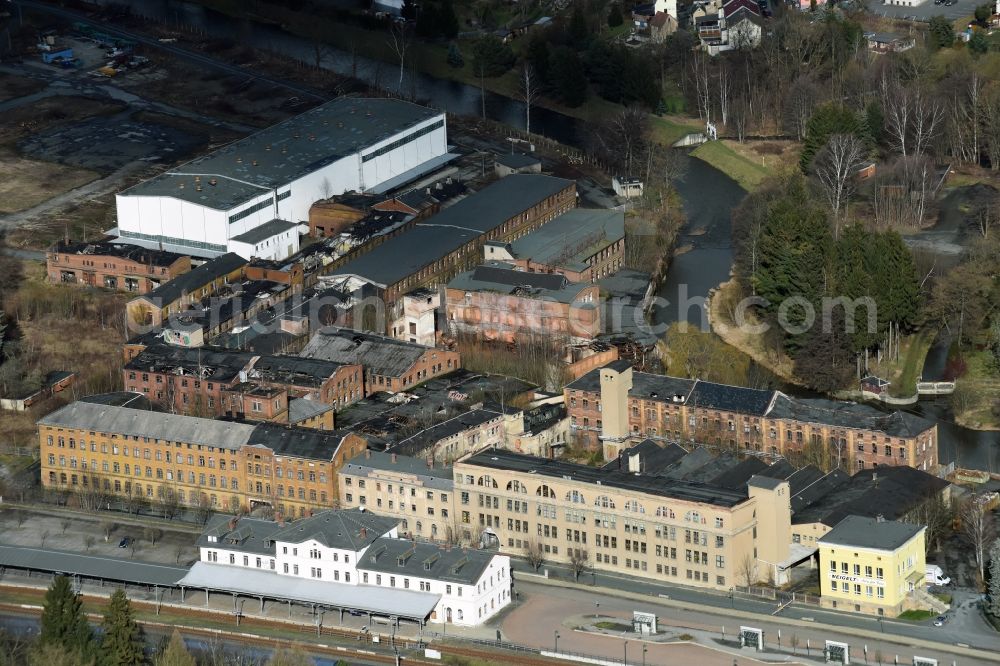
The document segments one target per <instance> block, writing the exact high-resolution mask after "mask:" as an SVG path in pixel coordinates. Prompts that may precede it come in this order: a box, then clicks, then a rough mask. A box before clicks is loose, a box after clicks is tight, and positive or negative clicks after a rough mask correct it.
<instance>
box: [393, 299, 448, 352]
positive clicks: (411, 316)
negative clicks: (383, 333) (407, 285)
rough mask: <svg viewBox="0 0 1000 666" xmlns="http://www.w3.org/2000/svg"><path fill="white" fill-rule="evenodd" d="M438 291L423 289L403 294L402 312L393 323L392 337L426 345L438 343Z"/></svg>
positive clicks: (439, 305)
mask: <svg viewBox="0 0 1000 666" xmlns="http://www.w3.org/2000/svg"><path fill="white" fill-rule="evenodd" d="M440 307H441V294H440V292H438V291H430V290H427V289H421V290H418V291H416V292H414V293H410V294H405V295H404V296H403V307H402V314H401V316H400V318H399V319H397V320H396V321H394V322H393V323H392V337H394V338H396V339H397V340H405V341H407V342H415V343H417V344H418V345H424V346H425V347H433V346H434V345H436V344H437V311H438V308H440Z"/></svg>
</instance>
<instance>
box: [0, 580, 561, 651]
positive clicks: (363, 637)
mask: <svg viewBox="0 0 1000 666" xmlns="http://www.w3.org/2000/svg"><path fill="white" fill-rule="evenodd" d="M17 590H18V591H19V592H21V593H25V592H27V593H28V594H30V595H31V596H37V597H38V599H39V601H41V599H42V598H43V597H44V593H45V591H44V590H42V589H37V590H34V589H25V588H23V587H18V588H17ZM83 596H84V599H85V600H89V601H91V602H97V603H103V602H104V601H105V600H106V597H100V596H95V595H90V594H86V593H85V594H84V595H83ZM130 601H131V603H132V606H133V607H134V608H136V609H137V610H141V611H142V612H144V613H149V612H155V610H156V603H155V602H151V601H146V600H141V599H136V600H130ZM0 612H7V613H12V614H16V615H32V616H40V615H41V612H42V607H41V605H34V604H17V603H9V602H0ZM167 612H168V613H169V614H170V615H171V616H180V617H182V618H190V620H191V621H192V624H187V623H177V622H169V623H168V622H160V621H158V620H156V619H155V618H137V620H136V621H137V622H138V623H139V624H140V625H142V626H143V627H144V628H145V629H147V630H149V631H151V632H154V633H158V634H159V633H162V634H168V635H169V634H170V632H172V631H173V630H174V629H175V628H176V629H177V630H178V631H180V632H181V634H183V635H184V636H188V637H197V638H202V639H214V640H223V639H228V640H231V641H234V642H238V643H240V644H245V645H248V646H253V647H261V648H269V649H275V648H294V647H298V648H300V649H305V650H307V651H308V652H310V653H313V654H316V655H322V656H329V657H337V658H344V657H348V656H351V657H355V658H358V659H362V660H363V661H365V662H375V663H380V664H397V663H401V664H425V665H428V666H432V665H435V666H440V664H441V661H440V660H436V659H427V658H425V657H423V656H421V655H419V654H414V649H415V644H414V643H413V642H412V641H409V640H406V639H399V640H397V641H396V642H395V643H396V646H397V647H399V648H400V649H401V650H402V652H401V653H400V661H399V662H397V660H396V654H395V652H394V648H393V647H391V644H387V643H385V642H382V643H374V642H373V641H372V637H371V635H370V634H369V633H368V632H359V631H353V630H350V629H345V628H341V627H321V628H320V631H319V635H318V636H317V635H316V634H317V632H316V628H315V627H314V626H310V625H305V624H301V623H296V622H285V621H282V620H264V619H262V618H257V617H247V616H243V618H242V619H241V620H240V625H239V627H234V628H233V629H231V630H229V629H209V628H205V627H199V626H197V624H194V623H196V622H197V621H198V620H207V619H210V620H214V621H216V622H217V621H218V620H219V616H220V615H225V614H224V613H220V612H218V611H215V612H211V611H203V610H198V609H194V608H179V607H177V606H170V607H169V609H168V610H167ZM88 617H89V619H90V620H91V621H93V622H100V621H101V619H102V617H101V616H100V615H99V614H96V613H89V614H88ZM255 629H258V630H261V629H266V630H270V631H274V630H275V629H278V630H282V631H287V632H290V633H292V632H294V633H298V634H303V636H306V635H308V636H310V638H311V639H312V640H308V641H306V640H301V641H299V640H295V639H294V638H285V637H273V636H262V635H258V634H255V633H254V630H255ZM323 638H331V639H333V641H331V644H329V645H328V644H325V643H322V642H319V641H322V640H323ZM336 641H341V642H347V645H335V644H332V643H334V642H336ZM354 643H358V644H357V645H354ZM425 645H429V646H432V647H433V648H434V649H436V650H438V651H439V652H441V654H442V655H444V656H456V657H465V658H468V659H474V660H479V661H483V662H485V663H499V664H518V666H554V665H556V664H561V663H566V662H564V661H563V660H559V659H553V658H549V657H542V656H539V655H537V654H534V653H531V652H521V651H518V652H513V651H509V650H505V649H501V648H485V647H471V646H464V645H458V644H456V643H455V642H451V641H449V642H440V643H433V644H431V643H425ZM407 646H409V647H407Z"/></svg>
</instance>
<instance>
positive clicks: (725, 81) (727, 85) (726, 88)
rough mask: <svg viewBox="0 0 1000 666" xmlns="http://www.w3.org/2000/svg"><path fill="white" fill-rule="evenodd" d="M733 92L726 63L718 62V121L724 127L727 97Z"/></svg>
mask: <svg viewBox="0 0 1000 666" xmlns="http://www.w3.org/2000/svg"><path fill="white" fill-rule="evenodd" d="M732 92H733V82H732V81H731V80H730V77H729V67H728V65H727V61H725V60H722V61H720V62H719V119H720V120H721V121H722V124H723V125H725V124H726V123H727V122H728V118H729V96H730V95H731V94H732Z"/></svg>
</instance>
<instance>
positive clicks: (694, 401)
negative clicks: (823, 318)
mask: <svg viewBox="0 0 1000 666" xmlns="http://www.w3.org/2000/svg"><path fill="white" fill-rule="evenodd" d="M773 396H774V391H766V390H761V389H751V388H744V387H742V386H728V385H726V384H716V383H714V382H706V381H701V380H698V382H697V383H696V384H695V385H694V389H693V390H692V391H691V395H690V397H689V398H688V405H689V406H694V407H707V408H708V409H718V410H721V411H727V412H739V413H740V414H752V415H755V416H763V415H764V414H765V413H767V409H768V406H770V404H771V398H772V397H773Z"/></svg>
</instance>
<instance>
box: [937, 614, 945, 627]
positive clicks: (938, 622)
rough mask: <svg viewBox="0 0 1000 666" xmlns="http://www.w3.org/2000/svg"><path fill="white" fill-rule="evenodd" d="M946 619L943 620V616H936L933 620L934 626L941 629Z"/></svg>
mask: <svg viewBox="0 0 1000 666" xmlns="http://www.w3.org/2000/svg"><path fill="white" fill-rule="evenodd" d="M946 619H947V618H945V616H944V615H938V616H937V617H936V618H934V626H935V627H943V626H944V622H945V620H946Z"/></svg>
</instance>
